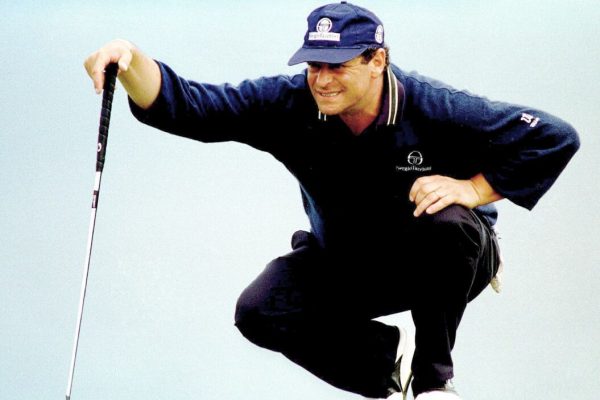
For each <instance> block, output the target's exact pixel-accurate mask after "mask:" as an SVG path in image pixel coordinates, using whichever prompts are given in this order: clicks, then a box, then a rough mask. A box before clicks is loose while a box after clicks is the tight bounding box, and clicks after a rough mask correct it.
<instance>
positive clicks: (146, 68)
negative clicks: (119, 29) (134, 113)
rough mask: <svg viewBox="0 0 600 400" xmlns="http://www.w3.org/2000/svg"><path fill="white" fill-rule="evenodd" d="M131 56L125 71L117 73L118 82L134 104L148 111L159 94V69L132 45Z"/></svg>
mask: <svg viewBox="0 0 600 400" xmlns="http://www.w3.org/2000/svg"><path fill="white" fill-rule="evenodd" d="M131 55H132V58H131V63H130V64H129V67H128V68H127V70H125V71H123V70H122V71H121V72H120V73H119V81H120V82H121V84H122V85H123V87H124V88H125V91H127V94H128V95H129V97H131V99H132V100H133V102H134V103H135V104H137V105H138V106H139V107H140V108H143V109H148V108H149V107H150V106H151V105H152V104H153V103H154V101H155V100H156V98H157V97H158V94H159V92H160V85H161V74H160V69H159V67H158V65H157V64H156V62H155V61H154V60H153V59H151V58H150V57H148V56H146V55H145V54H144V53H142V52H141V51H140V50H139V49H137V48H136V47H135V46H133V45H132V47H131Z"/></svg>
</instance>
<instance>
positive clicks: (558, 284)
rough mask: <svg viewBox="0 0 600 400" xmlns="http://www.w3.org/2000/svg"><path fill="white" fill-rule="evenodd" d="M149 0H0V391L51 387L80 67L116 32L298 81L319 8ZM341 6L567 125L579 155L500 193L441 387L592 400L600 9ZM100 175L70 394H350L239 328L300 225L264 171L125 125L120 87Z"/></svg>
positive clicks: (87, 183)
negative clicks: (488, 270)
mask: <svg viewBox="0 0 600 400" xmlns="http://www.w3.org/2000/svg"><path fill="white" fill-rule="evenodd" d="M124 3H126V4H124ZM146 3H148V2H143V1H127V2H123V1H105V2H94V3H93V4H91V3H90V2H82V1H70V2H69V1H54V2H42V1H22V2H11V3H10V4H9V3H8V2H7V1H0V14H1V15H2V16H3V18H2V19H3V22H2V24H1V25H0V37H1V38H2V40H1V41H0V54H1V55H2V63H0V79H1V82H2V94H1V95H0V96H1V97H0V143H1V145H2V147H1V148H0V182H1V186H0V205H1V211H0V232H2V241H1V242H0V259H1V260H2V268H0V338H1V340H0V400H12V399H19V400H21V399H27V400H38V399H39V400H47V399H62V398H63V396H64V391H65V387H66V383H67V375H68V368H69V361H70V356H71V346H72V341H73V332H74V328H75V322H76V321H75V320H76V313H77V303H78V299H79V288H80V282H81V277H82V271H83V261H84V256H85V254H84V253H85V244H86V237H87V229H88V222H89V212H90V204H91V192H92V187H93V178H94V166H95V142H96V137H97V126H98V114H99V108H100V97H98V96H96V95H95V94H94V91H93V89H92V84H91V82H90V81H89V80H88V78H87V75H86V74H85V72H84V70H83V67H82V62H83V60H84V58H85V57H86V56H87V55H88V54H89V53H91V52H92V51H94V50H95V49H96V48H97V47H99V46H101V45H102V44H103V43H105V42H106V41H108V40H110V39H113V38H117V37H122V38H126V39H129V40H131V41H133V42H135V43H136V44H137V45H138V46H139V47H140V48H142V49H143V50H144V51H145V52H146V53H148V54H150V55H151V56H153V57H155V58H157V59H160V60H162V61H165V62H167V63H168V64H169V65H170V66H171V67H173V68H174V69H175V70H176V71H178V72H179V73H180V74H182V75H184V76H186V77H188V78H192V79H195V80H200V81H208V82H214V83H220V82H232V83H237V82H239V81H241V80H242V79H244V78H255V77H259V76H261V75H272V74H277V73H292V72H295V71H298V70H299V69H300V68H301V66H297V67H287V65H286V62H287V59H288V58H289V56H290V55H291V54H292V53H293V51H295V50H296V49H297V47H299V46H300V44H301V39H302V36H303V34H304V30H305V18H306V15H307V14H308V13H309V12H310V11H311V10H312V9H313V8H315V7H317V6H319V5H321V4H323V3H322V2H317V1H312V0H311V1H289V2H284V1H277V2H272V1H252V2H249V1H228V2H224V1H221V2H216V1H193V2H192V1H185V2H162V3H161V4H155V5H152V6H149V5H147V4H146ZM357 4H360V5H363V6H366V7H368V8H370V9H371V10H373V11H374V12H376V13H377V14H378V15H379V16H380V18H381V19H382V20H383V22H384V24H385V26H386V34H387V36H386V39H387V41H388V43H389V45H390V46H391V49H392V61H393V62H395V63H396V64H398V65H399V66H400V67H401V68H404V69H406V70H413V69H414V70H417V71H419V72H421V73H423V74H426V75H429V76H432V77H434V78H437V79H440V80H443V81H445V82H446V83H448V84H451V85H453V86H456V87H458V88H466V89H469V90H471V91H473V92H476V93H479V94H483V95H486V96H487V97H490V98H492V99H498V100H506V101H511V102H516V103H521V104H526V105H529V106H533V107H537V108H540V109H543V110H546V111H549V112H551V113H554V114H556V115H557V116H560V117H562V118H563V119H565V120H567V121H569V122H570V123H572V124H573V125H574V126H575V127H576V128H577V129H578V130H579V132H580V134H581V138H582V143H583V145H582V149H581V151H580V152H579V153H578V154H577V156H576V157H575V159H574V160H573V162H572V163H571V165H570V166H569V168H567V171H566V172H565V173H564V174H563V175H562V176H561V177H560V179H559V180H558V182H557V184H556V186H555V187H554V188H553V189H552V190H551V191H550V193H549V194H548V195H547V196H546V197H545V198H543V199H542V201H541V202H540V204H539V205H538V207H537V208H536V209H535V210H534V211H533V212H531V213H530V212H527V211H525V210H523V209H520V208H518V207H517V206H514V205H512V204H509V203H508V202H501V203H500V204H499V208H500V212H501V215H500V222H499V229H500V231H501V232H502V236H503V239H502V241H501V244H502V247H503V251H504V254H505V257H506V259H507V273H506V275H507V277H506V281H507V282H506V288H505V292H504V293H503V294H501V295H500V296H496V295H494V294H493V293H492V292H491V291H489V290H488V291H486V292H484V293H483V294H482V295H481V296H480V298H478V299H477V300H476V301H475V302H474V303H473V304H472V305H471V306H470V307H469V308H468V309H467V312H466V314H465V317H464V320H463V324H462V326H461V329H460V330H459V336H458V342H457V345H456V349H455V352H454V357H455V363H456V373H457V377H456V380H455V383H456V385H457V387H458V389H459V391H460V393H461V394H462V395H463V397H464V399H465V400H469V399H486V400H495V399H498V400H500V399H502V400H503V399H506V398H507V397H509V398H512V399H542V398H543V399H546V400H553V399H556V400H558V399H560V400H562V399H565V398H577V399H580V400H595V399H597V398H598V392H599V391H600V383H599V380H598V372H599V371H600V365H599V364H600V363H599V361H598V360H600V344H599V343H600V334H599V332H600V313H599V312H598V310H599V308H600V307H599V306H600V301H599V300H598V298H599V296H598V292H599V290H600V279H599V278H600V273H599V272H598V271H599V270H598V264H599V262H600V250H599V249H598V239H599V237H600V230H599V228H598V225H599V222H600V221H599V213H598V210H597V209H596V207H595V206H596V204H597V196H598V193H600V190H599V189H600V188H599V184H598V179H597V178H596V177H595V175H594V174H595V173H597V172H598V171H599V170H600V168H599V166H600V165H599V161H598V156H597V154H598V152H599V151H600V143H599V140H598V132H599V130H600V122H599V120H598V117H597V113H598V111H597V108H598V104H599V103H600V94H599V93H600V83H599V82H600V80H598V73H599V72H600V28H599V24H598V21H600V8H599V7H598V5H597V2H596V1H591V0H590V1H583V0H575V1H573V0H570V1H527V0H521V1H517V0H497V1H494V2H478V1H466V0H463V1H439V0H438V1H383V0H382V1H369V0H365V1H362V2H357ZM102 184H103V187H102V195H101V197H100V205H99V211H98V222H97V229H96V237H95V242H94V251H93V255H92V264H91V272H90V281H89V287H88V296H87V300H86V301H87V303H86V310H85V315H84V324H83V329H82V337H81V342H80V350H79V359H78V364H77V369H76V373H75V381H74V388H73V400H80V399H81V400H84V399H85V400H94V399H106V398H110V399H112V400H121V399H127V400H132V399H144V400H149V399H165V398H169V399H172V400H182V399H203V400H204V399H238V398H239V399H244V400H271V399H273V400H274V399H278V400H279V399H281V398H285V399H286V400H300V399H302V400H306V399H320V400H334V399H335V400H352V399H357V400H358V399H359V397H358V396H355V395H353V394H350V393H345V392H341V391H338V390H336V389H333V388H330V387H329V386H327V385H326V384H324V383H322V382H320V381H318V380H317V379H315V378H313V377H312V376H311V375H309V374H308V373H306V372H305V371H304V370H302V369H300V368H298V367H297V366H295V365H293V364H292V363H290V362H289V361H287V360H286V359H285V358H283V357H282V356H280V355H278V354H275V353H271V352H268V351H266V350H263V349H259V348H257V347H255V346H254V345H252V344H250V343H249V342H247V341H246V340H245V339H244V338H243V337H242V336H241V335H239V333H238V332H237V330H236V329H235V327H234V326H233V323H232V320H233V308H234V305H235V301H236V299H237V296H238V293H239V292H240V291H241V290H242V289H243V288H244V287H245V286H246V285H247V284H248V283H249V282H250V281H251V280H252V279H253V277H254V276H255V275H256V274H258V273H259V271H260V270H261V269H262V268H263V266H264V265H265V264H266V263H267V262H268V261H269V260H271V259H272V258H274V257H276V256H277V255H279V254H282V253H285V252H287V251H288V246H289V236H290V235H291V233H292V232H293V231H294V230H296V229H298V228H305V227H306V226H307V222H306V218H305V216H304V215H303V213H302V208H301V204H300V196H299V191H298V188H297V186H296V183H295V181H294V179H293V178H292V177H291V176H289V175H288V174H286V172H285V170H284V168H283V167H281V166H280V165H279V164H278V163H277V162H276V161H274V160H273V159H272V158H271V157H270V156H268V155H265V154H262V153H259V152H256V151H254V150H251V149H249V148H247V147H244V146H241V145H236V144H216V145H204V144H201V143H196V142H192V141H190V140H186V139H181V138H177V137H173V136H169V135H167V134H164V133H162V132H158V131H156V130H153V129H151V128H149V127H146V126H144V125H141V124H140V123H138V122H137V121H136V120H135V119H134V118H133V117H132V116H131V115H130V113H129V110H128V107H127V103H126V98H125V93H124V91H123V89H122V88H120V87H119V88H118V89H117V93H116V95H115V102H114V107H113V118H112V121H111V130H110V136H109V143H108V153H107V160H106V167H105V170H104V176H103V182H102ZM399 290H401V287H399ZM386 320H387V321H389V322H393V323H399V324H404V325H406V326H407V327H408V328H409V329H411V328H412V327H411V322H410V318H409V316H408V315H400V316H393V317H389V318H387V319H386ZM348 351H352V349H348Z"/></svg>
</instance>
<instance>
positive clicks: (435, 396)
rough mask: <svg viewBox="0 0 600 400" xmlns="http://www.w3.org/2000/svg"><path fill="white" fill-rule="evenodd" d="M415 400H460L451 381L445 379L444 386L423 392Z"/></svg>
mask: <svg viewBox="0 0 600 400" xmlns="http://www.w3.org/2000/svg"><path fill="white" fill-rule="evenodd" d="M415 400H461V398H460V396H459V395H458V393H456V390H454V386H453V385H452V382H451V381H447V382H446V384H445V385H444V387H442V388H439V389H434V390H430V391H427V392H423V393H421V394H419V395H417V397H416V398H415Z"/></svg>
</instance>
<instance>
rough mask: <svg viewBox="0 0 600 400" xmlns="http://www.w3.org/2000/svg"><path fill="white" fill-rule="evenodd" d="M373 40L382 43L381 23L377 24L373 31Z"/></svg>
mask: <svg viewBox="0 0 600 400" xmlns="http://www.w3.org/2000/svg"><path fill="white" fill-rule="evenodd" d="M375 41H376V42H377V43H379V44H381V43H383V25H378V26H377V30H376V31H375Z"/></svg>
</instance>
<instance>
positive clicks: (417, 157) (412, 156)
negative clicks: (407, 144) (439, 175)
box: [396, 150, 431, 172]
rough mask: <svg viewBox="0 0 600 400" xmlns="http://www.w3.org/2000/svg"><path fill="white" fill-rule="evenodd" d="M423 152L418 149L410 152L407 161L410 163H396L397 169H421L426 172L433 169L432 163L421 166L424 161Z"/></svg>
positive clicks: (420, 170)
mask: <svg viewBox="0 0 600 400" xmlns="http://www.w3.org/2000/svg"><path fill="white" fill-rule="evenodd" d="M424 159H425V158H424V157H423V153H421V152H420V151H418V150H413V151H411V152H410V153H408V156H407V157H406V162H407V163H408V165H404V166H403V165H396V171H402V172H409V171H419V172H426V171H431V165H429V166H421V165H422V164H423V161H424Z"/></svg>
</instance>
